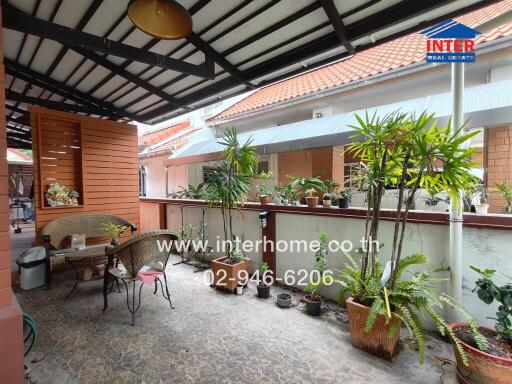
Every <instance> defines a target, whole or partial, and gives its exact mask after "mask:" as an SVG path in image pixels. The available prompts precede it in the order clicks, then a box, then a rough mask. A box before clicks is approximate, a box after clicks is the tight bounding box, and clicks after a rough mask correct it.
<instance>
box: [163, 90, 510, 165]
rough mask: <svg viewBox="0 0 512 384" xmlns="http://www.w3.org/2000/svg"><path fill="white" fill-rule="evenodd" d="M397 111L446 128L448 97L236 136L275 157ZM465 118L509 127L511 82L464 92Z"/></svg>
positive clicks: (213, 146) (346, 134) (211, 148)
mask: <svg viewBox="0 0 512 384" xmlns="http://www.w3.org/2000/svg"><path fill="white" fill-rule="evenodd" d="M396 110H400V111H402V112H407V113H414V114H416V115H419V114H421V113H422V112H424V111H426V112H428V113H434V114H435V116H436V117H437V118H438V121H439V123H440V124H447V122H448V119H449V117H450V115H451V93H450V92H444V93H439V94H436V95H432V96H427V97H419V98H416V99H411V100H407V101H400V102H397V103H392V104H386V105H380V106H377V107H373V108H368V109H360V110H356V111H352V112H348V113H339V114H336V115H333V116H327V117H322V118H319V119H312V120H304V121H301V122H298V123H291V124H286V125H282V126H277V127H270V128H264V129H258V130H256V131H250V132H244V133H241V134H239V135H238V138H239V140H240V141H241V142H245V141H246V140H248V139H250V138H252V140H253V142H252V143H253V145H254V146H256V147H258V150H259V151H260V152H262V153H276V152H283V151H292V150H298V149H305V148H315V147H322V146H331V145H340V144H347V143H349V142H350V136H351V132H352V129H351V128H350V126H351V125H356V124H357V121H356V118H355V115H356V114H359V115H364V114H365V113H366V112H368V114H370V115H373V114H374V113H375V114H376V115H377V116H381V117H382V116H384V115H386V114H388V113H390V112H393V111H396ZM464 111H465V118H466V119H468V120H469V121H468V123H467V125H466V127H467V128H476V127H481V126H486V125H497V124H505V123H509V122H510V121H511V119H512V117H511V116H512V80H504V81H499V82H494V83H489V84H482V85H477V86H474V87H470V88H467V89H466V90H465V92H464ZM222 149H223V147H222V146H221V145H220V144H219V143H217V142H216V141H212V140H207V141H203V142H200V143H197V144H195V145H192V146H190V147H189V148H187V149H185V150H183V151H182V152H180V153H177V154H175V155H173V156H171V157H169V159H171V160H172V159H183V158H186V157H191V156H197V155H204V154H211V153H216V152H221V151H222Z"/></svg>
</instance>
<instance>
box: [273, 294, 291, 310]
mask: <svg viewBox="0 0 512 384" xmlns="http://www.w3.org/2000/svg"><path fill="white" fill-rule="evenodd" d="M276 302H277V305H279V306H280V307H283V308H288V307H289V306H290V305H292V295H290V294H289V293H280V294H279V295H277V297H276Z"/></svg>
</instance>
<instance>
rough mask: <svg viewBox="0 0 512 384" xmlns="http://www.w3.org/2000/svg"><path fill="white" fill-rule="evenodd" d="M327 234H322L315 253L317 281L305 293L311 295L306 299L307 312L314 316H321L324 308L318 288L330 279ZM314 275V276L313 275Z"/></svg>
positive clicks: (308, 286) (305, 289)
mask: <svg viewBox="0 0 512 384" xmlns="http://www.w3.org/2000/svg"><path fill="white" fill-rule="evenodd" d="M327 253H328V250H327V233H325V232H322V233H320V244H319V247H318V249H317V250H316V252H315V271H317V272H318V273H317V276H316V277H317V279H316V280H314V281H311V282H310V283H309V284H308V285H307V286H306V288H304V291H305V292H309V295H306V296H305V297H304V300H305V301H306V311H307V312H308V313H309V314H310V315H312V316H318V315H320V311H321V307H322V298H321V297H320V296H319V295H317V293H316V291H317V289H318V287H319V286H320V285H321V284H323V283H324V282H326V281H327V280H328V279H329V278H330V277H329V276H326V274H325V271H326V269H327ZM312 275H313V274H312Z"/></svg>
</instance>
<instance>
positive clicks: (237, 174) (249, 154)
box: [205, 128, 259, 292]
mask: <svg viewBox="0 0 512 384" xmlns="http://www.w3.org/2000/svg"><path fill="white" fill-rule="evenodd" d="M251 143H252V139H251V138H249V139H248V140H247V141H246V142H245V143H244V144H241V143H239V141H238V137H237V134H236V130H235V129H233V128H230V129H228V130H227V131H226V134H225V135H224V137H223V138H222V139H221V141H219V144H221V145H222V146H223V147H224V150H223V151H222V154H221V160H220V161H219V162H218V164H217V166H216V167H215V168H214V170H213V171H212V172H211V177H210V180H209V184H208V187H207V189H206V193H205V200H206V202H207V204H208V206H209V207H218V208H220V211H221V215H222V223H223V230H224V242H225V244H227V247H226V253H225V255H224V256H222V257H220V258H218V259H215V260H213V261H212V271H213V283H212V285H213V286H215V287H221V288H225V289H227V290H229V291H231V292H234V291H235V290H236V286H237V285H239V284H241V283H242V284H244V285H245V284H246V280H247V278H248V274H249V267H250V259H249V258H247V257H246V256H245V255H244V253H243V252H242V251H241V250H239V249H237V248H236V247H235V246H234V245H233V241H234V240H235V239H236V238H235V234H234V231H233V212H234V210H236V209H238V208H240V207H241V206H242V205H243V204H244V202H245V201H247V198H248V195H249V192H250V188H251V177H252V175H254V174H255V171H256V169H257V168H258V165H259V155H258V154H257V153H256V150H255V148H254V147H253V146H251Z"/></svg>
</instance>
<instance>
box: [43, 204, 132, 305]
mask: <svg viewBox="0 0 512 384" xmlns="http://www.w3.org/2000/svg"><path fill="white" fill-rule="evenodd" d="M108 222H112V223H114V224H117V225H123V226H125V227H127V228H130V230H131V232H132V235H133V234H134V232H135V231H136V230H137V226H136V225H135V224H133V223H131V222H129V221H128V220H125V219H123V218H121V217H119V216H114V215H108V214H86V215H73V216H66V217H61V218H59V219H56V220H54V221H52V222H51V223H48V224H47V225H46V226H45V227H44V228H43V232H42V236H43V241H44V247H45V249H46V286H47V288H48V289H49V288H50V274H51V271H52V270H54V269H55V268H56V267H57V266H59V265H61V264H64V263H68V264H69V265H71V266H72V268H73V269H74V270H75V274H76V282H75V285H74V287H73V289H72V290H71V292H70V293H69V295H71V294H72V293H73V291H74V290H75V289H76V287H77V285H78V266H79V265H81V264H83V263H84V262H85V263H89V264H90V262H91V261H93V260H94V259H101V258H104V259H106V255H105V246H106V245H107V244H97V245H92V246H87V247H86V248H84V249H80V250H70V249H69V248H68V249H66V247H68V246H69V244H66V242H67V240H68V239H69V236H70V235H73V234H84V235H85V237H86V239H90V238H99V237H105V233H104V231H103V229H102V228H101V227H102V225H103V224H105V223H108ZM69 295H68V296H69Z"/></svg>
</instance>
